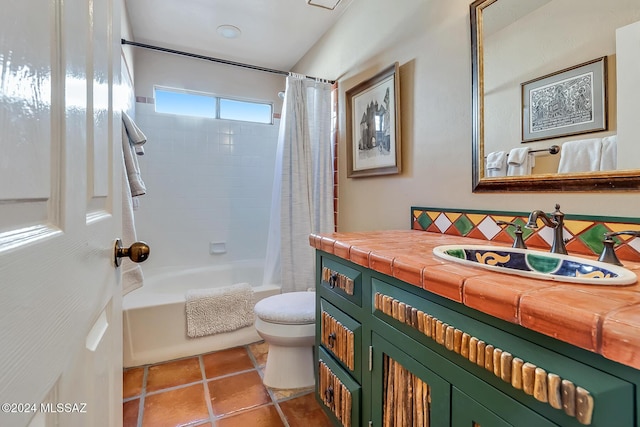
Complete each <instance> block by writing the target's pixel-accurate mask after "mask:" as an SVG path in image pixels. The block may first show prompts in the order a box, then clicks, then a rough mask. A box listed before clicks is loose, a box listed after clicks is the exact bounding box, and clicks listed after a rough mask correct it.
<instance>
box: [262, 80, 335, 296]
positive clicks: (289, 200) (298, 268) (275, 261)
mask: <svg viewBox="0 0 640 427" xmlns="http://www.w3.org/2000/svg"><path fill="white" fill-rule="evenodd" d="M333 230H334V222H333V144H332V142H331V85H330V84H328V83H324V82H318V81H313V80H310V79H307V78H305V77H304V76H298V75H290V76H289V77H287V88H286V91H285V98H284V105H283V107H282V115H281V118H280V133H279V136H278V149H277V152H276V169H275V176H274V183H273V200H272V207H271V221H270V225H269V238H268V243H267V255H266V260H265V276H264V283H265V284H273V283H281V285H282V292H283V293H284V292H292V291H303V290H307V289H308V288H312V287H314V278H315V275H314V270H315V257H314V250H313V248H312V247H311V246H310V245H309V234H310V233H328V232H332V231H333Z"/></svg>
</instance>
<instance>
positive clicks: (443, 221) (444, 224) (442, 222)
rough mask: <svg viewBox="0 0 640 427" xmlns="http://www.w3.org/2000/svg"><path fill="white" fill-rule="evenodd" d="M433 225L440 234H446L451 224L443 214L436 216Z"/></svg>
mask: <svg viewBox="0 0 640 427" xmlns="http://www.w3.org/2000/svg"><path fill="white" fill-rule="evenodd" d="M434 223H435V225H436V227H438V229H439V230H440V232H441V233H444V232H446V231H447V230H448V229H449V227H451V224H452V222H451V220H450V219H449V218H448V217H447V216H446V215H445V214H441V215H438V218H436V220H435V221H434Z"/></svg>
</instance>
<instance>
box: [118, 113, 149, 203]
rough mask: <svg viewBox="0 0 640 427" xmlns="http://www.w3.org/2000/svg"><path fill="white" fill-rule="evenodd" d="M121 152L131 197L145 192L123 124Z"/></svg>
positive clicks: (138, 167) (136, 161) (135, 157)
mask: <svg viewBox="0 0 640 427" xmlns="http://www.w3.org/2000/svg"><path fill="white" fill-rule="evenodd" d="M122 154H123V156H124V166H125V171H126V173H127V180H128V181H129V190H130V191H131V196H132V197H134V198H135V197H137V196H142V195H143V194H145V193H146V192H147V188H146V187H145V185H144V182H143V181H142V177H141V176H140V166H139V165H138V158H137V155H136V153H135V151H134V148H133V144H131V142H130V140H129V136H128V135H127V131H126V129H125V126H122ZM134 206H135V205H134Z"/></svg>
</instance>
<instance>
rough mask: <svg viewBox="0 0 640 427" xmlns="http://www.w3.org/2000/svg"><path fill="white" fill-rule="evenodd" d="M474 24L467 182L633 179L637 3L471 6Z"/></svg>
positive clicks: (638, 90) (638, 150) (637, 137)
mask: <svg viewBox="0 0 640 427" xmlns="http://www.w3.org/2000/svg"><path fill="white" fill-rule="evenodd" d="M474 6H475V7H476V9H475V12H476V13H475V17H474ZM473 18H475V22H474V19H473ZM472 24H476V25H474V28H472V30H473V32H474V33H475V34H476V35H477V40H476V43H474V48H476V49H477V52H476V53H475V54H476V55H477V56H474V59H475V60H476V61H477V63H475V64H474V71H475V72H477V74H478V75H476V76H474V83H475V85H474V89H475V90H477V93H476V95H477V98H478V99H476V100H475V101H476V104H477V114H478V117H477V119H478V122H477V125H476V126H477V128H476V129H474V137H475V138H476V139H477V140H476V141H474V144H476V147H475V148H476V149H475V150H474V156H475V157H476V158H474V161H475V162H477V163H476V164H475V165H474V166H475V171H474V174H477V175H478V176H476V177H474V178H475V179H474V186H476V185H477V184H482V182H485V181H491V182H493V181H498V182H501V181H509V180H513V179H514V178H512V177H514V176H525V177H528V179H530V180H531V179H533V180H534V181H535V180H536V179H538V178H540V179H543V180H544V181H549V180H560V181H562V180H565V179H569V178H575V175H576V174H577V175H581V176H585V177H590V176H600V177H601V178H604V177H606V178H612V179H615V178H616V177H617V176H620V175H623V176H624V177H625V178H629V177H631V176H632V175H634V174H635V175H640V127H639V126H638V122H639V120H638V117H637V116H638V115H640V108H639V107H638V106H637V99H639V98H640V48H639V46H640V2H638V1H637V0H609V1H606V2H603V1H600V0H527V1H521V0H495V1H492V0H484V1H476V2H475V3H474V4H473V5H472ZM636 172H637V173H636Z"/></svg>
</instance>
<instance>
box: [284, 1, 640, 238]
mask: <svg viewBox="0 0 640 427" xmlns="http://www.w3.org/2000/svg"><path fill="white" fill-rule="evenodd" d="M469 3H470V1H469V0H448V1H441V0H395V1H393V2H389V1H386V0H354V2H353V3H352V4H351V6H350V7H349V8H348V9H347V10H346V11H345V13H344V15H343V17H342V19H341V21H340V22H339V23H338V25H336V26H335V27H334V28H333V29H332V30H330V31H329V32H327V33H326V34H325V35H324V36H323V38H322V39H321V40H320V41H319V42H318V43H317V44H316V46H314V48H313V49H311V50H310V51H309V52H308V53H307V55H305V57H303V58H302V59H301V60H300V62H299V63H298V64H297V65H296V66H295V67H294V70H295V71H296V72H300V73H305V74H309V75H315V76H321V77H323V78H328V79H338V81H339V87H340V89H339V90H340V97H339V117H340V119H339V120H340V121H339V126H340V134H339V145H340V147H339V151H338V155H339V200H340V201H339V207H340V208H339V218H338V222H339V228H340V230H342V231H355V230H373V229H393V228H397V229H406V228H408V227H409V226H410V220H409V219H410V216H409V208H410V206H412V205H419V206H430V207H441V208H461V209H479V210H509V211H522V212H527V211H531V210H533V209H543V210H545V211H552V210H553V207H554V204H555V203H556V202H557V203H560V204H561V207H562V210H563V211H564V212H565V213H567V214H583V215H606V216H628V217H637V216H638V215H639V213H640V195H639V194H638V193H600V192H596V193H572V194H570V193H509V194H474V193H472V191H471V52H470V49H471V47H470V24H469ZM558 19H559V20H560V19H562V17H558ZM559 24H560V23H559ZM395 61H398V62H399V63H400V84H401V114H402V120H401V122H402V150H403V153H402V155H403V159H402V165H403V172H402V173H401V174H400V175H389V176H381V177H373V178H356V179H350V178H347V177H346V136H345V131H344V129H345V107H344V99H345V98H344V93H345V90H347V89H349V88H351V87H353V86H355V85H356V84H358V83H359V82H361V81H363V80H366V79H367V78H369V77H371V76H373V75H375V74H376V73H377V72H378V71H379V70H381V69H383V68H385V67H386V66H388V65H390V64H392V63H393V62H395Z"/></svg>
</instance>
